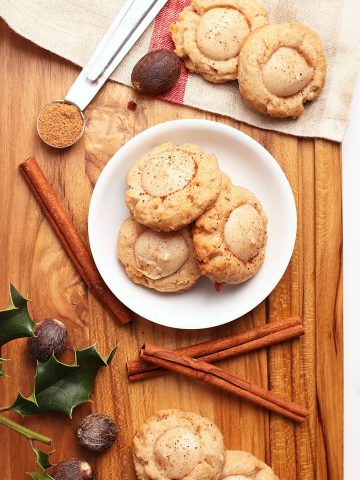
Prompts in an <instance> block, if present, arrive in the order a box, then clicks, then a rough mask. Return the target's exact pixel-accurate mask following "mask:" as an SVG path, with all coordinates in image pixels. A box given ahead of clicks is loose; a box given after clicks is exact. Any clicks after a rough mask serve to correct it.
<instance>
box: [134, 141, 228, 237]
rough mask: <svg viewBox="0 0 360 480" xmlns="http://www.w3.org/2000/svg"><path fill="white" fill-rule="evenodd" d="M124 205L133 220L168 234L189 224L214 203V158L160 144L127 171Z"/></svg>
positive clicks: (216, 189) (218, 176)
mask: <svg viewBox="0 0 360 480" xmlns="http://www.w3.org/2000/svg"><path fill="white" fill-rule="evenodd" d="M127 183H128V186H129V189H128V191H127V192H126V198H125V201H126V205H127V207H128V209H129V210H130V213H131V215H132V217H133V219H134V220H136V221H137V222H139V223H142V224H143V225H146V226H147V227H149V228H152V229H153V230H157V231H164V232H169V231H172V230H177V229H179V228H182V227H184V226H185V225H188V224H189V223H191V222H192V221H193V220H195V218H197V217H198V216H199V215H201V214H202V213H203V212H204V211H205V210H206V209H207V208H208V207H209V206H210V205H211V204H212V203H214V201H215V200H216V198H217V196H218V194H219V191H220V188H221V173H220V170H219V167H218V164H217V159H216V157H215V155H212V154H208V153H205V152H204V150H202V149H201V148H200V147H198V146H196V145H192V144H189V143H187V144H184V145H173V144H172V143H164V144H162V145H159V146H158V147H156V148H154V149H153V150H152V151H151V152H150V153H147V154H146V155H144V156H143V157H141V158H140V159H139V160H137V161H136V162H135V163H134V165H133V166H132V167H131V168H130V170H129V172H128V176H127Z"/></svg>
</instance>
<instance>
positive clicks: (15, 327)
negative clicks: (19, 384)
mask: <svg viewBox="0 0 360 480" xmlns="http://www.w3.org/2000/svg"><path fill="white" fill-rule="evenodd" d="M27 302H28V300H27V299H26V298H25V297H23V296H22V295H21V294H20V293H19V292H18V291H17V290H16V288H15V287H14V286H13V285H10V298H9V304H8V306H7V307H6V308H5V309H4V310H0V377H1V376H3V375H4V371H3V369H2V364H3V363H4V362H5V359H4V358H1V347H2V346H3V345H5V343H8V342H10V341H11V340H15V339H16V338H23V337H32V336H33V335H34V334H33V328H34V326H35V323H34V322H33V321H32V320H31V318H30V315H29V312H28V309H27Z"/></svg>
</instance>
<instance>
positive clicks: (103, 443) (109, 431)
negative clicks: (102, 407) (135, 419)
mask: <svg viewBox="0 0 360 480" xmlns="http://www.w3.org/2000/svg"><path fill="white" fill-rule="evenodd" d="M76 435H77V438H78V440H79V443H80V445H81V446H82V447H85V448H87V449H89V450H92V451H93V452H103V451H104V450H107V449H108V448H110V447H112V446H113V444H114V442H115V440H116V437H117V435H118V427H117V425H116V423H115V422H114V420H113V419H112V418H110V417H108V416H107V415H104V414H102V413H91V414H90V415H88V416H87V417H85V418H84V419H83V420H82V422H81V423H80V425H79V428H78V430H77V432H76Z"/></svg>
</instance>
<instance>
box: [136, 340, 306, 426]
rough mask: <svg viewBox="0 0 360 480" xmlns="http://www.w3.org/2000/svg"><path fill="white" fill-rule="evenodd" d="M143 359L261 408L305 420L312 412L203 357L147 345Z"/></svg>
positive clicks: (297, 419)
mask: <svg viewBox="0 0 360 480" xmlns="http://www.w3.org/2000/svg"><path fill="white" fill-rule="evenodd" d="M140 358H142V359H143V360H145V361H146V362H149V363H152V364H154V365H157V366H159V367H164V368H166V369H168V370H171V371H173V372H176V373H181V374H182V375H185V376H187V377H190V378H193V379H195V380H199V381H201V382H204V383H207V384H209V385H212V386H214V387H217V388H220V389H222V390H225V391H227V392H230V393H233V394H234V395H237V396H238V397H240V398H243V399H245V400H248V401H250V402H252V403H255V404H256V405H259V406H260V407H263V408H266V409H268V410H270V411H272V412H275V413H278V414H279V415H282V416H284V417H286V418H288V419H290V420H293V421H295V422H299V423H301V422H303V421H304V420H305V418H306V416H307V415H308V414H309V412H308V410H307V409H306V408H304V407H301V406H300V405H297V404H296V403H294V402H292V401H290V400H285V399H284V398H283V397H281V396H280V395H278V394H276V393H273V392H271V391H270V390H266V389H265V388H262V387H259V386H257V385H255V384H253V383H250V382H248V381H246V380H243V379H241V378H239V377H236V376H235V375H231V374H230V373H228V372H226V371H225V370H222V369H221V368H218V367H215V366H214V365H211V364H210V363H207V362H204V361H203V360H198V359H194V358H191V357H188V356H186V355H182V354H179V353H177V352H174V351H172V350H165V349H163V348H159V347H156V346H154V345H150V344H148V343H146V344H144V345H143V347H142V349H141V352H140Z"/></svg>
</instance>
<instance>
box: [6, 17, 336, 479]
mask: <svg viewBox="0 0 360 480" xmlns="http://www.w3.org/2000/svg"><path fill="white" fill-rule="evenodd" d="M0 38H1V42H0V59H1V69H0V89H1V102H0V118H1V127H0V149H1V177H0V178H1V184H0V219H1V227H0V252H1V255H0V294H1V295H0V303H1V306H5V304H6V302H7V286H8V282H9V280H11V282H13V283H14V285H15V286H16V287H17V288H18V289H19V290H20V291H21V292H22V293H23V294H26V295H28V297H29V298H30V299H31V300H32V302H31V305H30V308H31V313H32V316H33V318H34V319H35V320H36V321H40V320H42V319H44V318H46V317H58V318H60V319H62V320H63V321H64V322H65V323H66V325H67V327H68V329H69V332H70V341H71V344H72V345H74V346H76V347H85V346H87V345H89V344H91V343H93V342H97V344H98V346H99V349H100V351H102V352H103V353H105V352H107V351H108V350H109V349H110V347H111V346H113V345H114V344H116V343H119V351H118V353H117V356H116V357H115V359H114V361H113V364H112V365H111V367H110V368H107V369H103V370H102V371H101V373H100V375H99V377H98V381H97V384H96V389H95V393H94V395H93V397H92V398H93V403H92V404H87V405H84V406H81V407H79V408H78V409H77V410H76V411H75V414H74V417H73V419H72V420H70V419H68V418H65V417H64V416H62V415H55V416H54V415H51V416H50V415H42V416H41V415H38V416H35V417H32V418H29V417H28V418H25V419H21V418H20V417H17V416H16V415H13V414H9V416H10V417H11V418H14V419H15V418H16V419H17V420H18V421H20V422H21V423H23V424H24V425H27V426H29V427H30V428H33V429H35V430H37V431H40V432H42V433H44V434H47V435H49V436H50V437H51V438H52V439H53V449H55V452H54V454H53V456H52V459H53V461H54V462H58V461H60V460H61V459H65V458H69V457H72V456H81V457H83V458H86V459H88V460H89V461H90V462H91V463H92V464H93V465H94V467H95V469H96V479H97V480H105V479H106V480H115V479H119V478H122V479H134V478H135V476H134V472H133V469H132V464H131V457H130V454H129V452H130V444H131V438H132V436H133V434H134V431H135V430H136V428H137V427H139V426H140V425H141V423H142V422H143V421H144V420H145V419H146V418H147V417H148V416H149V415H151V414H152V413H153V412H154V411H156V410H157V409H160V408H173V407H175V408H183V409H189V410H193V411H195V412H199V413H201V414H203V415H206V416H208V417H210V418H211V419H213V420H214V421H215V422H216V424H217V425H218V426H219V427H220V428H221V429H222V431H223V433H224V439H225V444H226V446H227V448H228V449H243V450H248V451H249V452H252V453H253V454H255V455H256V456H258V457H259V458H261V459H263V460H265V461H266V462H267V463H269V464H271V465H272V466H273V468H274V470H275V471H276V473H277V474H278V475H279V477H280V479H281V480H312V479H318V480H339V479H341V478H342V475H343V474H342V461H343V452H342V432H343V426H342V424H343V403H342V392H343V390H342V378H343V371H342V286H341V285H342V275H341V273H342V265H341V258H342V245H341V241H342V237H341V158H340V146H339V145H337V144H333V143H331V142H327V141H322V140H313V139H297V138H295V137H289V136H286V135H282V134H278V133H274V132H266V131H262V130H259V129H256V128H252V127H249V126H246V125H243V124H239V123H237V122H235V121H232V120H229V119H225V118H222V117H216V116H214V115H211V114H207V113H204V112H200V111H196V110H193V109H191V108H187V107H179V106H174V105H171V104H169V103H165V102H162V101H161V100H156V99H151V98H145V97H143V96H136V95H135V93H134V92H133V91H132V90H131V89H129V88H127V87H124V86H121V85H118V84H113V83H111V82H108V84H107V85H106V86H105V88H104V89H103V90H102V92H101V93H100V94H99V95H98V97H97V98H96V100H95V101H94V102H93V103H92V104H91V105H90V107H89V108H88V110H87V112H86V116H87V130H86V136H85V139H84V140H83V141H81V142H80V143H79V144H78V145H76V146H75V147H73V148H71V149H70V150H68V151H64V152H56V151H54V150H52V149H50V148H46V147H45V146H44V145H43V144H42V143H41V141H40V140H39V138H38V137H37V134H36V131H35V119H36V115H37V113H38V111H39V109H40V107H41V106H42V105H43V104H45V103H46V102H48V101H49V100H52V99H56V98H59V97H62V96H63V95H64V94H65V92H66V91H67V89H68V88H69V86H70V85H71V83H72V82H73V80H74V79H75V77H76V76H77V74H78V71H79V70H78V68H76V67H74V66H73V65H71V64H69V63H68V62H66V61H64V60H62V59H59V58H58V57H56V56H55V55H52V54H51V53H49V52H47V51H45V50H42V49H40V48H38V47H36V46H35V45H33V44H31V43H30V42H28V41H26V40H25V39H22V38H21V37H19V36H18V35H16V34H14V33H13V32H11V31H10V29H9V28H8V27H7V26H6V25H5V24H4V23H1V24H0ZM129 100H135V101H136V102H137V104H138V108H137V110H136V111H135V112H132V111H129V110H128V109H127V103H128V101H129ZM174 118H209V119H216V120H218V121H220V122H224V123H226V124H228V125H232V126H235V127H236V128H239V129H241V130H242V131H244V132H246V133H247V134H249V135H251V136H252V137H254V138H255V139H256V140H257V141H259V142H260V143H261V144H262V145H264V146H265V148H267V149H268V150H269V151H270V152H271V153H272V154H273V155H274V157H275V158H276V159H277V161H278V162H279V163H280V165H281V166H282V168H283V169H284V171H285V173H286V175H287V177H288V178H289V180H290V183H291V185H292V189H293V192H294V195H295V199H296V204H297V209H298V235H297V243H296V248H295V251H294V255H293V258H292V261H291V264H290V266H289V268H288V269H287V272H286V274H285V275H284V277H283V279H282V280H281V282H280V284H279V285H278V286H277V288H276V289H275V290H274V291H273V293H272V294H271V295H270V296H269V298H268V299H267V300H266V301H264V302H263V303H262V304H261V305H260V306H259V307H257V308H256V309H255V310H254V311H253V312H251V313H250V314H249V315H246V316H245V317H243V318H241V319H239V320H237V321H235V322H232V323H231V324H229V325H226V326H223V327H219V328H214V329H211V330H205V331H193V332H188V331H185V332H183V331H180V330H172V329H168V328H164V327H159V326H156V325H153V324H151V323H150V322H148V321H146V320H144V319H140V318H136V319H135V320H134V321H133V322H132V323H131V324H130V325H128V326H119V325H117V324H115V323H114V321H113V320H112V318H110V317H109V315H108V314H107V313H105V312H104V311H103V309H102V307H101V306H100V305H99V304H98V303H97V301H96V300H95V299H94V298H93V297H92V296H91V294H90V293H88V292H87V290H86V288H85V286H84V284H83V283H82V281H81V280H80V278H79V276H78V274H77V273H76V271H75V270H74V268H73V266H72V264H71V262H70V261H69V259H68V258H67V256H66V254H65V253H64V251H63V249H62V247H61V245H60V243H59V242H58V240H57V238H56V237H55V235H54V233H53V231H52V230H51V228H50V226H49V224H48V222H47V221H46V220H45V219H44V216H43V214H42V213H41V211H40V210H39V207H38V205H37V204H36V202H35V200H34V198H33V197H32V195H31V194H30V192H29V189H28V187H27V185H26V184H25V183H24V180H23V178H22V177H21V175H20V173H19V171H18V168H17V165H18V164H19V163H21V162H22V161H23V160H25V159H26V158H27V157H29V156H31V155H35V156H36V158H37V159H38V161H39V163H40V165H41V167H42V168H43V169H44V171H45V173H46V175H47V177H48V178H49V179H50V181H51V183H52V184H53V186H54V189H55V191H56V192H57V193H58V195H59V197H60V198H61V199H62V200H63V201H64V203H65V205H66V206H67V208H68V209H69V211H70V213H71V216H72V218H73V221H74V223H75V225H76V226H77V227H78V229H79V230H80V232H81V234H82V236H83V238H84V239H86V238H87V210H88V205H89V200H90V196H91V192H92V189H93V186H94V184H95V182H96V179H97V177H98V175H99V173H100V172H101V169H102V168H103V166H104V165H105V163H106V162H107V161H108V159H109V158H110V157H111V155H112V154H113V153H114V152H115V151H116V150H117V149H118V148H119V147H120V146H121V145H123V144H124V143H125V142H126V141H127V140H129V139H130V138H132V137H133V136H134V135H135V134H137V133H139V132H140V131H142V130H144V129H145V128H147V127H149V126H151V125H154V124H156V123H159V122H160V121H165V120H170V119H174ZM102 137H103V138H104V141H103V142H101V141H100V140H99V138H102ZM289 315H300V316H301V317H302V319H303V322H304V326H305V330H306V335H305V336H304V337H303V338H302V339H301V340H300V341H298V340H296V341H293V342H289V343H287V344H284V345H281V346H277V347H272V348H271V349H269V351H268V352H266V351H262V352H260V353H253V354H249V355H244V356H242V357H241V358H236V359H232V360H228V361H224V362H222V366H223V367H224V368H226V369H228V370H229V371H230V372H232V373H234V374H238V375H239V376H243V377H246V378H247V379H249V380H251V381H253V382H256V383H258V384H261V385H263V386H265V387H267V388H271V389H273V390H274V391H276V392H280V393H282V394H283V395H284V396H286V397H288V398H292V399H294V400H295V401H297V402H299V403H301V404H303V405H306V406H307V407H308V408H309V409H310V412H311V416H310V418H309V420H308V421H307V422H306V423H305V424H304V425H302V426H295V425H293V424H292V423H291V422H288V421H286V420H283V419H282V418H280V417H278V416H277V415H273V414H269V413H268V412H266V411H263V410H262V409H260V408H257V407H254V406H252V405H250V404H248V403H246V402H244V401H240V400H239V399H237V398H234V397H233V396H231V395H228V394H225V393H223V392H219V391H215V390H214V389H212V388H211V387H208V386H204V385H200V384H198V383H195V382H192V381H190V380H189V379H186V378H180V377H177V376H174V375H168V376H167V377H164V378H158V379H154V380H150V381H146V382H142V383H137V384H134V385H128V383H127V380H126V375H125V369H124V365H125V361H126V360H127V359H129V358H131V357H133V356H134V354H136V352H137V350H138V346H139V345H140V344H141V343H142V342H143V340H144V339H148V340H151V341H153V342H154V343H159V344H163V345H165V346H169V347H174V346H182V345H186V344H189V343H195V342H198V341H202V340H206V339H209V338H215V337H218V336H223V335H226V334H229V333H230V332H235V331H242V330H245V329H247V328H250V327H251V326H254V325H260V324H263V323H265V322H271V321H275V320H280V319H284V318H286V317H288V316H289ZM25 343H26V342H25V341H23V340H18V341H14V342H11V343H10V344H8V345H7V346H5V348H4V349H3V352H2V353H3V355H4V356H5V357H7V358H11V362H8V363H7V364H6V371H7V374H8V377H6V378H3V379H0V402H1V404H8V403H9V402H11V401H12V400H13V399H14V397H15V395H16V392H17V388H18V386H20V387H21V391H22V392H23V393H29V389H30V385H31V380H32V375H33V370H34V366H33V365H32V364H31V362H30V361H29V359H28V357H27V356H26V354H25ZM90 411H103V412H105V413H107V414H109V415H112V416H114V417H115V418H116V420H117V422H118V423H119V425H120V437H119V440H118V442H117V443H116V445H115V446H114V447H113V448H112V449H111V450H110V451H108V452H107V453H106V454H104V455H100V456H93V455H91V454H89V453H87V452H86V451H84V450H82V449H80V447H78V446H77V445H76V442H75V438H74V432H75V430H76V426H77V424H78V423H79V421H80V419H81V418H82V417H83V416H84V415H85V414H87V413H89V412H90ZM6 415H8V414H6ZM0 452H1V455H0V475H1V478H3V479H4V480H8V479H9V480H10V479H12V480H22V479H25V478H28V477H27V476H26V474H25V472H26V471H31V470H34V458H33V454H32V452H31V451H30V448H29V445H28V443H27V441H26V440H25V439H24V438H23V437H20V436H18V435H17V434H16V433H13V432H11V431H9V430H7V429H6V428H5V427H2V426H0Z"/></svg>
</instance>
